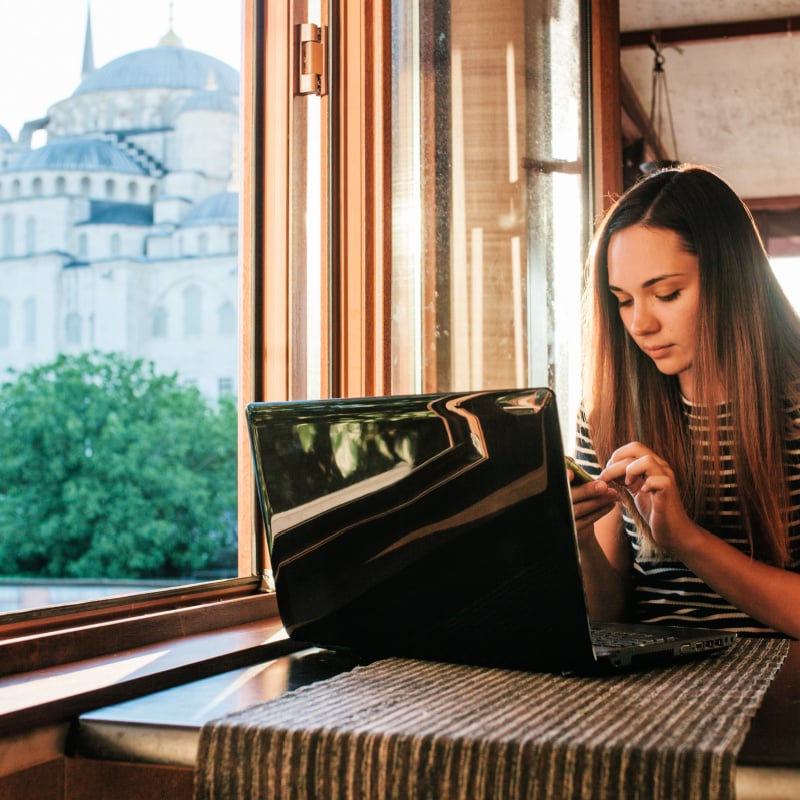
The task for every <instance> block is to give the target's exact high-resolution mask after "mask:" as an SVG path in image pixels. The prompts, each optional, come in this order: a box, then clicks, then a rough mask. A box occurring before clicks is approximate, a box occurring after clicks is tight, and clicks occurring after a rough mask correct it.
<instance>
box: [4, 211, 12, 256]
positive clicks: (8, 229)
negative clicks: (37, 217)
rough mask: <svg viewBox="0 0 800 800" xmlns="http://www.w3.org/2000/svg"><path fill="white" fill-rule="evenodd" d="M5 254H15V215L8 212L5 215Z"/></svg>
mask: <svg viewBox="0 0 800 800" xmlns="http://www.w3.org/2000/svg"><path fill="white" fill-rule="evenodd" d="M3 255H4V256H13V255H14V215H13V214H6V215H5V216H4V217H3Z"/></svg>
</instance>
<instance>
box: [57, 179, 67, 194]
mask: <svg viewBox="0 0 800 800" xmlns="http://www.w3.org/2000/svg"><path fill="white" fill-rule="evenodd" d="M66 193H67V179H66V178H65V177H64V176H63V175H59V176H58V177H57V178H56V194H66Z"/></svg>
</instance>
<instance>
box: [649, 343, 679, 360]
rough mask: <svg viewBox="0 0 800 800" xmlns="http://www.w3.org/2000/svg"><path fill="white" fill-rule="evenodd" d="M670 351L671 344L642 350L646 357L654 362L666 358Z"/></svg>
mask: <svg viewBox="0 0 800 800" xmlns="http://www.w3.org/2000/svg"><path fill="white" fill-rule="evenodd" d="M671 350H672V345H671V344H665V345H659V346H658V347H645V348H644V351H645V353H647V355H648V356H650V358H652V359H656V360H658V359H659V358H664V357H665V356H668V355H669V353H670V351H671Z"/></svg>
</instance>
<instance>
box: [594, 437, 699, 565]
mask: <svg viewBox="0 0 800 800" xmlns="http://www.w3.org/2000/svg"><path fill="white" fill-rule="evenodd" d="M600 477H601V478H602V479H603V480H606V481H617V482H619V483H621V484H624V486H625V488H626V489H627V490H628V491H629V492H630V494H631V497H632V498H633V501H634V503H635V504H636V508H637V509H638V510H639V513H640V514H641V515H642V518H643V519H644V521H645V522H646V523H647V524H648V526H649V527H650V535H651V536H652V538H653V543H654V544H655V545H656V546H657V547H658V548H659V549H660V550H663V551H665V552H668V553H670V554H672V555H673V556H675V557H680V554H681V551H682V550H684V549H685V548H686V547H687V546H688V545H689V541H688V539H689V537H690V536H691V534H692V533H693V532H694V531H695V530H696V527H697V526H696V525H695V524H694V523H693V522H692V521H691V519H690V518H689V516H688V514H687V513H686V509H685V508H684V506H683V502H682V500H681V496H680V491H679V489H678V484H677V483H676V481H675V473H674V472H673V471H672V469H671V467H670V466H669V464H668V463H667V462H666V461H665V460H664V459H663V458H661V457H660V456H659V455H657V454H656V453H654V452H653V451H652V450H650V449H649V448H647V447H645V446H644V445H643V444H640V443H639V442H630V443H629V444H626V445H624V446H623V447H620V448H619V449H617V450H615V451H614V453H613V454H612V455H611V458H610V459H609V460H608V463H607V464H606V467H605V469H604V470H603V471H602V472H601V473H600Z"/></svg>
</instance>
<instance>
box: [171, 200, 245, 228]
mask: <svg viewBox="0 0 800 800" xmlns="http://www.w3.org/2000/svg"><path fill="white" fill-rule="evenodd" d="M238 223H239V195H238V194H237V193H236V192H218V193H217V194H212V195H211V196H209V197H206V198H205V200H201V201H200V202H199V203H198V204H197V205H196V206H195V207H194V208H193V209H192V210H191V211H190V212H189V213H188V214H187V215H186V217H185V218H184V220H183V222H182V223H181V227H183V228H191V227H196V226H199V225H237V224H238Z"/></svg>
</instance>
